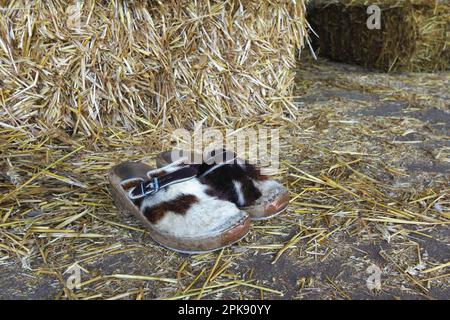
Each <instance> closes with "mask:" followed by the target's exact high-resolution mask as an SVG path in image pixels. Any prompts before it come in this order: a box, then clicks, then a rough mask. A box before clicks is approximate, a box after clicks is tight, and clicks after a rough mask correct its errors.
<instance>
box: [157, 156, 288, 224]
mask: <svg viewBox="0 0 450 320" xmlns="http://www.w3.org/2000/svg"><path fill="white" fill-rule="evenodd" d="M179 154H184V155H186V154H189V156H188V157H186V159H188V161H189V162H193V161H194V159H202V157H201V155H200V154H198V153H195V152H192V153H189V152H188V153H183V151H182V150H176V151H175V152H172V151H166V152H162V153H160V154H159V155H158V156H157V158H156V164H157V166H158V167H163V166H166V165H168V164H170V163H172V162H173V159H174V157H178V155H179ZM211 157H214V158H215V159H214V161H207V162H205V161H203V162H202V163H201V164H200V165H199V170H198V177H199V180H200V181H201V182H203V183H204V184H206V185H209V186H211V192H212V193H211V195H214V196H216V197H218V198H219V199H222V200H228V201H231V202H233V203H234V204H236V206H237V207H238V208H240V209H242V210H244V211H246V212H247V213H248V214H249V215H250V217H251V219H252V220H266V219H269V218H272V217H275V216H277V215H278V214H280V213H281V212H283V211H284V210H285V209H286V208H287V206H288V204H289V200H290V197H289V192H288V190H287V189H286V188H285V187H283V186H282V185H281V184H280V183H279V182H277V181H275V180H272V179H269V177H268V176H266V175H263V174H261V170H260V169H259V168H257V167H256V166H254V165H252V164H249V163H248V162H247V161H244V160H242V159H239V158H237V157H236V155H235V154H234V153H233V152H231V151H226V150H223V149H220V150H219V149H217V150H213V151H211V152H208V153H207V158H209V159H210V158H211ZM203 159H205V158H203ZM174 160H175V161H179V159H174Z"/></svg>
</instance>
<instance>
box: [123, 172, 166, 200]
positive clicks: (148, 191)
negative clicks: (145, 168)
mask: <svg viewBox="0 0 450 320" xmlns="http://www.w3.org/2000/svg"><path fill="white" fill-rule="evenodd" d="M136 188H139V189H140V190H139V193H138V194H134V191H135V190H136ZM159 189H160V187H159V181H158V178H157V177H153V178H152V179H151V180H150V181H147V182H144V181H142V182H141V184H140V185H139V186H138V187H134V188H132V189H130V191H129V192H128V196H129V197H130V199H131V200H137V199H140V198H143V197H146V196H148V195H152V194H155V193H156V192H158V191H159Z"/></svg>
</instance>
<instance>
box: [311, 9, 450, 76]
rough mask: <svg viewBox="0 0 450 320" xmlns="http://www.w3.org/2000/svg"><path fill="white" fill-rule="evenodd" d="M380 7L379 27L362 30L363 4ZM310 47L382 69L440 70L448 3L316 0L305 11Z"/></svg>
mask: <svg viewBox="0 0 450 320" xmlns="http://www.w3.org/2000/svg"><path fill="white" fill-rule="evenodd" d="M372 4H376V5H378V6H379V7H380V9H381V29H373V30H370V29H369V28H367V24H366V23H367V19H368V17H369V15H368V13H367V8H368V6H369V5H372ZM308 20H310V22H311V25H312V28H313V29H314V30H315V32H316V33H317V34H318V36H319V38H318V39H314V46H315V47H318V48H320V49H319V50H320V53H319V54H321V55H323V56H327V57H329V58H331V59H333V60H337V61H342V62H347V63H356V64H360V65H364V66H369V67H374V68H379V69H382V70H385V71H396V70H399V71H433V72H434V71H440V70H447V69H448V68H449V65H450V47H449V37H448V35H449V32H450V3H449V2H448V1H437V0H434V1H430V0H415V1H408V0H406V1H405V0H403V1H402V0H387V1H386V0H383V1H366V0H336V1H332V2H330V1H316V2H314V3H312V7H311V10H310V11H309V12H308Z"/></svg>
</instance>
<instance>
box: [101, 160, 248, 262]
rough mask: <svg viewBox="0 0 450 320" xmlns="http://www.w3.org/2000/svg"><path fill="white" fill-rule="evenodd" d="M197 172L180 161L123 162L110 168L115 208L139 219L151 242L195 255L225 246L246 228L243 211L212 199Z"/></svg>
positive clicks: (232, 204)
mask: <svg viewBox="0 0 450 320" xmlns="http://www.w3.org/2000/svg"><path fill="white" fill-rule="evenodd" d="M197 175H198V166H195V165H194V166H186V165H184V164H182V163H181V162H176V163H172V164H169V165H167V166H165V167H163V168H160V169H152V168H151V167H149V166H148V165H146V164H144V163H142V162H126V163H122V164H119V165H117V166H115V167H113V168H112V169H111V170H110V172H109V181H110V186H111V193H112V197H113V200H114V202H115V203H116V205H117V207H118V208H119V209H120V211H122V212H124V213H131V214H133V215H134V216H135V217H137V218H138V219H139V220H140V221H142V223H143V224H144V225H145V226H146V227H147V229H148V230H149V232H150V236H151V237H152V238H153V239H154V240H155V241H156V242H158V243H159V244H161V245H162V246H164V247H166V248H169V249H172V250H175V251H178V252H183V253H189V254H194V253H204V252H210V251H214V250H217V249H220V248H223V247H227V246H229V245H231V244H233V243H234V242H236V241H238V240H240V239H241V238H243V237H244V236H245V235H246V234H247V232H248V231H249V228H250V219H249V216H248V214H247V213H245V212H244V211H242V210H240V209H238V208H237V207H236V205H235V204H234V203H232V202H230V201H227V200H224V199H219V198H218V197H216V196H215V194H214V193H215V192H214V191H213V187H212V186H211V185H208V184H204V183H202V181H200V179H199V178H198V177H197Z"/></svg>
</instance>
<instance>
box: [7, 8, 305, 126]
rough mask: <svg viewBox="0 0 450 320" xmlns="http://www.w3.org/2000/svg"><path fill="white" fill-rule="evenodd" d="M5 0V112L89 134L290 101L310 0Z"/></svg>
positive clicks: (13, 121) (256, 110) (18, 120)
mask: <svg viewBox="0 0 450 320" xmlns="http://www.w3.org/2000/svg"><path fill="white" fill-rule="evenodd" d="M77 3H78V4H77ZM0 4H1V10H2V12H1V14H2V19H1V21H0V89H1V91H0V103H1V104H2V106H3V108H0V122H3V123H5V124H9V125H12V126H20V125H30V124H39V122H41V121H42V122H45V123H47V124H52V125H53V126H57V127H60V128H65V129H67V130H69V131H71V132H84V133H87V134H91V133H93V132H95V128H96V127H97V126H106V125H116V124H119V125H123V126H125V127H128V128H136V127H139V126H140V125H146V126H148V125H160V124H166V125H169V124H171V125H174V126H182V125H186V123H187V122H189V121H191V120H193V119H204V118H207V119H208V122H210V123H230V122H231V121H232V119H231V117H232V116H233V115H234V116H236V115H239V116H253V115H257V114H261V113H264V112H267V111H269V110H270V111H273V112H281V111H282V110H286V108H290V107H292V104H291V96H292V89H293V80H294V70H293V68H294V67H295V58H296V54H297V53H298V52H297V49H300V48H301V47H303V46H304V41H305V39H306V37H307V30H306V28H307V27H306V22H305V5H304V0H296V1H271V2H266V1H262V2H260V1H242V2H241V1H238V0H236V1H234V0H233V1H226V2H223V1H212V0H184V1H175V0H171V1H164V2H160V1H121V0H114V1H109V0H102V1H94V0H85V1H76V0H73V1H59V0H58V1H56V0H52V1H35V2H34V1H33V2H29V1H25V0H21V1H0Z"/></svg>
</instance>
